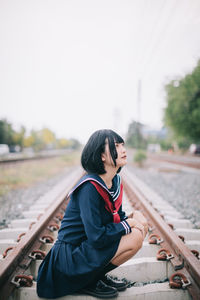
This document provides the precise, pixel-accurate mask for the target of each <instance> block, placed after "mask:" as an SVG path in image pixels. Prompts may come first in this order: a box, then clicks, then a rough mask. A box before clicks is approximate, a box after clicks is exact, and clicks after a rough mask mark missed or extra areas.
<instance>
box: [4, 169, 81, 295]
mask: <svg viewBox="0 0 200 300" xmlns="http://www.w3.org/2000/svg"><path fill="white" fill-rule="evenodd" d="M82 174H83V171H82V170H80V169H78V170H75V171H74V172H73V174H72V175H71V176H70V182H69V185H68V186H67V187H66V189H65V190H63V191H62V192H61V193H60V194H59V196H57V198H56V199H55V201H53V203H52V204H51V205H50V206H49V207H48V208H47V210H46V211H45V214H43V215H42V216H41V217H40V218H39V220H38V222H37V223H36V224H34V226H32V228H31V229H30V230H29V231H28V232H27V233H26V234H25V236H24V237H23V239H22V240H21V241H20V242H19V243H18V245H17V246H15V247H14V248H13V250H12V252H11V253H10V254H9V255H8V256H7V257H6V258H5V259H4V260H3V261H2V262H1V263H0V265H1V268H0V290H1V294H0V299H1V300H5V299H8V298H7V297H8V296H9V294H10V293H11V292H12V290H13V289H14V285H13V284H11V279H12V278H13V276H14V274H16V273H18V272H19V270H20V269H22V272H24V271H25V270H26V268H27V267H28V266H29V264H30V262H31V260H30V259H27V258H26V256H27V253H30V252H31V249H33V248H35V245H38V244H39V245H41V243H40V242H38V237H39V236H40V235H41V233H42V232H43V231H46V230H47V229H46V228H47V225H48V223H49V222H51V220H52V219H53V217H54V215H56V213H57V211H58V210H59V209H60V208H61V207H62V205H63V202H65V201H66V196H67V194H68V193H69V191H70V190H71V189H72V187H73V186H74V185H75V183H76V182H77V180H78V179H79V178H80V177H81V176H82ZM24 260H25V261H24Z"/></svg>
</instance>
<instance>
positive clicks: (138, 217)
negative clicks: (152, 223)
mask: <svg viewBox="0 0 200 300" xmlns="http://www.w3.org/2000/svg"><path fill="white" fill-rule="evenodd" d="M129 219H134V220H135V221H137V222H139V223H140V224H142V225H143V226H144V230H145V233H146V234H147V232H148V223H147V219H146V218H145V217H144V215H143V214H142V213H141V212H140V211H139V210H135V211H134V212H132V213H131V214H130V215H129V216H128V219H127V220H126V221H128V220H129ZM132 223H133V222H132ZM133 227H134V226H133Z"/></svg>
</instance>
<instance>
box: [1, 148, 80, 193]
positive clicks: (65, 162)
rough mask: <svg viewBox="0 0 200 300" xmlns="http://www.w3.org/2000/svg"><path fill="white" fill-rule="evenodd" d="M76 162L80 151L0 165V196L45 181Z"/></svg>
mask: <svg viewBox="0 0 200 300" xmlns="http://www.w3.org/2000/svg"><path fill="white" fill-rule="evenodd" d="M78 164H80V153H79V152H71V153H68V154H65V155H63V156H60V157H54V158H48V159H40V160H35V161H34V160H33V161H25V162H22V163H16V164H11V165H0V196H2V195H5V194H6V193H8V192H9V191H10V190H13V189H19V188H26V187H29V186H32V185H33V184H35V183H38V182H42V181H45V180H47V179H49V178H51V177H53V176H56V175H57V174H59V173H62V172H64V171H65V170H66V169H67V168H69V167H71V166H75V165H78Z"/></svg>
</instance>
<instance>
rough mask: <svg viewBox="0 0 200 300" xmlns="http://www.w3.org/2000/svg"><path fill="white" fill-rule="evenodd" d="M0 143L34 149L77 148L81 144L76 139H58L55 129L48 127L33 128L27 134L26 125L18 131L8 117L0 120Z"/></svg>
mask: <svg viewBox="0 0 200 300" xmlns="http://www.w3.org/2000/svg"><path fill="white" fill-rule="evenodd" d="M0 144H7V145H8V146H9V147H11V146H16V145H18V146H20V148H21V150H23V148H32V149H33V150H34V151H36V152H37V151H41V150H49V149H69V148H70V149H72V150H77V149H79V148H80V146H81V144H80V142H79V141H78V140H76V139H65V138H61V139H57V138H56V135H55V134H54V132H53V131H51V130H50V129H48V128H43V129H41V130H32V131H31V132H30V134H27V130H26V128H25V127H24V126H21V127H20V129H19V130H18V131H16V130H14V129H13V126H12V124H11V123H10V122H8V121H7V120H6V119H1V120H0Z"/></svg>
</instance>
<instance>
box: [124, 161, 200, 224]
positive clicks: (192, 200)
mask: <svg viewBox="0 0 200 300" xmlns="http://www.w3.org/2000/svg"><path fill="white" fill-rule="evenodd" d="M128 168H129V170H130V171H132V172H133V173H134V174H135V175H136V176H138V178H140V179H141V180H143V181H144V182H145V183H146V184H147V185H148V186H149V187H150V188H151V189H152V190H154V191H155V192H156V193H157V194H158V195H160V196H161V197H162V198H163V199H164V200H165V201H167V202H168V203H169V204H171V205H172V206H173V207H174V208H175V209H176V210H177V211H179V212H180V213H182V214H183V216H184V217H185V218H186V219H189V220H190V221H191V222H192V223H193V224H194V228H200V176H199V174H195V173H194V174H192V173H186V172H184V171H181V170H177V171H175V170H170V169H169V170H167V169H166V170H165V171H161V170H162V169H161V170H159V168H153V167H149V168H138V167H135V166H129V167H128Z"/></svg>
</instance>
